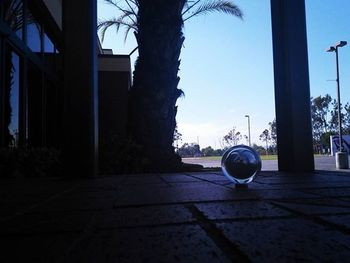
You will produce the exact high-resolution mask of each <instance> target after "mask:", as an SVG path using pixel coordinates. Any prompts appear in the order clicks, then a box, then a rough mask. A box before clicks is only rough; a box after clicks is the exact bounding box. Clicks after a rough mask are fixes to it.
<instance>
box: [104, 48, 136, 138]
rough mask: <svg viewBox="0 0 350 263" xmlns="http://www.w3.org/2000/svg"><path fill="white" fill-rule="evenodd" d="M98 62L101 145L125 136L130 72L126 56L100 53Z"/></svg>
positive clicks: (128, 59) (128, 60)
mask: <svg viewBox="0 0 350 263" xmlns="http://www.w3.org/2000/svg"><path fill="white" fill-rule="evenodd" d="M98 62H99V63H98V68H99V73H98V85H99V122H100V126H99V127H100V131H99V134H100V136H99V137H100V139H99V141H100V144H101V145H103V144H105V143H108V142H109V141H110V140H111V139H112V138H120V139H121V140H122V139H124V138H125V136H126V133H127V131H126V124H127V108H128V90H129V88H130V84H131V73H130V58H129V57H128V56H116V55H100V56H99V60H98Z"/></svg>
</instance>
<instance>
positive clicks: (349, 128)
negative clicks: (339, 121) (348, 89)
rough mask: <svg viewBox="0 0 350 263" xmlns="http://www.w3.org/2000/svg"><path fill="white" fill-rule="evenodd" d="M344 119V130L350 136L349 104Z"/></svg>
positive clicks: (346, 105) (345, 107)
mask: <svg viewBox="0 0 350 263" xmlns="http://www.w3.org/2000/svg"><path fill="white" fill-rule="evenodd" d="M344 110H345V113H344V119H343V129H344V134H350V104H349V102H347V103H346V104H345V106H344Z"/></svg>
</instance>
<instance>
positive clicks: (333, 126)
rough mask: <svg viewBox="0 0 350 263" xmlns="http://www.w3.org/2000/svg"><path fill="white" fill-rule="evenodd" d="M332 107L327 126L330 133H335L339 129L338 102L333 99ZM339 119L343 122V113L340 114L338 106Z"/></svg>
mask: <svg viewBox="0 0 350 263" xmlns="http://www.w3.org/2000/svg"><path fill="white" fill-rule="evenodd" d="M332 107H333V109H332V110H331V118H330V123H329V126H330V131H331V132H335V133H336V132H338V130H339V127H338V102H337V101H336V100H335V99H334V100H333V102H332ZM340 118H341V119H342V120H344V113H343V112H342V105H341V104H340ZM343 129H344V127H343ZM343 132H344V130H343Z"/></svg>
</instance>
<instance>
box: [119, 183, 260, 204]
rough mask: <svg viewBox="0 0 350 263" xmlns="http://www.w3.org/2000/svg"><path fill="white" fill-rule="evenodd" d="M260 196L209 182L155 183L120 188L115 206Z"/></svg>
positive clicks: (239, 198)
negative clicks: (163, 184) (159, 184)
mask: <svg viewBox="0 0 350 263" xmlns="http://www.w3.org/2000/svg"><path fill="white" fill-rule="evenodd" d="M258 198H259V196H257V195H256V193H255V192H252V191H237V190H236V189H234V188H232V189H231V188H228V187H223V186H219V185H215V184H212V183H207V182H200V183H182V184H176V185H173V186H167V187H160V186H155V185H153V186H148V187H145V186H139V187H127V188H123V189H120V190H119V195H118V199H117V200H116V202H115V207H119V206H131V205H146V204H167V203H169V204H171V203H183V202H200V201H208V200H213V201H218V200H241V199H258Z"/></svg>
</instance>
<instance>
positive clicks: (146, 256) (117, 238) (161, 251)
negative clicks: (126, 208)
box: [69, 225, 231, 263]
mask: <svg viewBox="0 0 350 263" xmlns="http://www.w3.org/2000/svg"><path fill="white" fill-rule="evenodd" d="M69 258H70V259H71V261H73V262H75V261H76V260H79V261H80V262H101V261H102V262H120V263H122V262H128V263H129V262H164V263H168V262H169V263H171V262H191V263H192V262H204V263H205V262H208V263H209V262H210V263H212V262H231V261H229V260H228V259H227V258H226V256H225V255H224V254H223V253H222V251H221V250H220V249H219V248H218V247H217V246H216V245H215V244H214V242H213V241H211V240H210V239H208V237H207V235H206V233H205V232H204V231H203V230H202V229H201V228H200V227H199V226H196V225H184V226H170V227H154V228H135V229H130V228H128V229H118V230H113V231H107V230H105V231H98V232H95V233H93V234H92V235H91V236H89V237H88V238H86V239H85V240H83V241H82V242H81V243H80V244H79V245H78V246H76V248H75V249H74V250H72V251H71V252H70V254H69Z"/></svg>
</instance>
